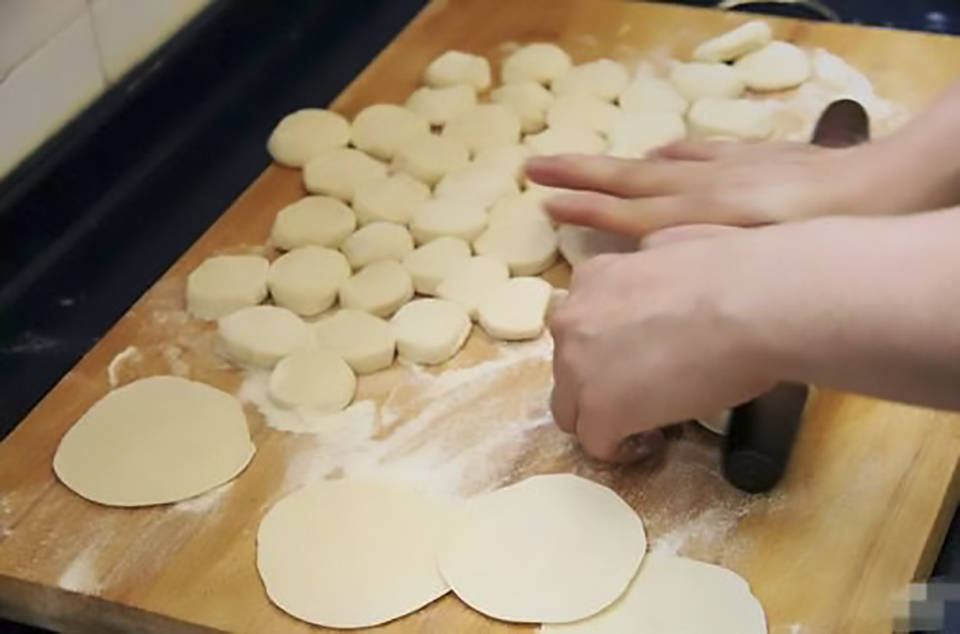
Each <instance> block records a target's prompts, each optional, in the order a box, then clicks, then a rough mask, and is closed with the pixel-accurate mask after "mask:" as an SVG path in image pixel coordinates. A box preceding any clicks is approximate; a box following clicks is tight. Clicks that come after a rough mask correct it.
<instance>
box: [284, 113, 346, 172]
mask: <svg viewBox="0 0 960 634" xmlns="http://www.w3.org/2000/svg"><path fill="white" fill-rule="evenodd" d="M349 140H350V124H349V123H347V120H346V119H344V118H343V117H342V116H341V115H339V114H337V113H336V112H332V111H330V110H323V109H320V108H306V109H304V110H298V111H296V112H293V113H291V114H288V115H287V116H285V117H284V118H283V119H281V120H280V123H278V124H277V127H275V128H274V129H273V132H272V133H271V134H270V138H269V139H267V151H268V152H270V156H272V157H273V158H274V160H275V161H277V162H278V163H283V164H284V165H289V166H290V167H300V166H302V165H303V164H304V163H306V162H307V161H309V160H310V159H312V158H313V157H314V156H316V155H317V154H320V153H321V152H323V151H325V150H329V149H330V148H335V147H343V146H344V145H346V144H347V141H349Z"/></svg>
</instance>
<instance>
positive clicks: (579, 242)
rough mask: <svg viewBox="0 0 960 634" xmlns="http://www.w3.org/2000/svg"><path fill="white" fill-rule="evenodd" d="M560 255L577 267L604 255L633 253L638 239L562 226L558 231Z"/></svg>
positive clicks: (589, 229) (584, 228) (595, 230)
mask: <svg viewBox="0 0 960 634" xmlns="http://www.w3.org/2000/svg"><path fill="white" fill-rule="evenodd" d="M557 242H558V243H559V245H560V246H559V248H560V255H562V256H563V259H565V260H566V261H567V262H568V263H569V264H570V266H577V265H579V264H581V263H582V262H585V261H587V260H589V259H590V258H592V257H594V256H597V255H600V254H602V253H632V252H634V251H636V250H637V239H636V238H635V237H630V236H624V235H622V234H619V233H613V232H610V231H603V230H601V229H594V228H592V227H578V226H576V225H562V226H560V227H559V228H558V229H557Z"/></svg>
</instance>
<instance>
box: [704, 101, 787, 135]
mask: <svg viewBox="0 0 960 634" xmlns="http://www.w3.org/2000/svg"><path fill="white" fill-rule="evenodd" d="M687 118H688V119H689V121H690V128H691V130H692V131H693V132H694V134H696V135H698V136H700V137H715V136H724V137H734V138H737V139H745V140H750V141H759V140H761V139H766V138H768V137H769V136H770V135H771V134H773V114H772V113H771V112H770V109H769V108H768V107H767V105H766V104H764V103H761V102H758V101H751V100H749V99H717V98H707V99H701V100H699V101H696V102H694V104H693V107H692V108H690V113H689V115H688V116H687Z"/></svg>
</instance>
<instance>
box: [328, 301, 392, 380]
mask: <svg viewBox="0 0 960 634" xmlns="http://www.w3.org/2000/svg"><path fill="white" fill-rule="evenodd" d="M313 335H314V338H315V339H316V342H317V345H318V346H321V347H326V348H330V349H331V350H335V351H336V352H337V353H338V354H339V355H340V356H342V357H343V359H344V360H345V361H346V362H347V363H348V364H349V365H350V367H351V368H353V371H354V372H356V373H357V374H370V373H371V372H376V371H377V370H382V369H383V368H387V367H389V366H390V364H391V363H393V353H394V350H395V349H396V342H395V341H394V339H393V333H392V332H390V325H389V324H388V323H387V322H386V321H384V320H383V319H381V318H379V317H375V316H373V315H371V314H370V313H367V312H364V311H362V310H354V309H351V308H341V309H340V310H338V311H337V312H335V313H334V314H332V315H330V316H328V317H323V318H322V319H320V320H318V321H317V322H316V323H315V324H314V326H313Z"/></svg>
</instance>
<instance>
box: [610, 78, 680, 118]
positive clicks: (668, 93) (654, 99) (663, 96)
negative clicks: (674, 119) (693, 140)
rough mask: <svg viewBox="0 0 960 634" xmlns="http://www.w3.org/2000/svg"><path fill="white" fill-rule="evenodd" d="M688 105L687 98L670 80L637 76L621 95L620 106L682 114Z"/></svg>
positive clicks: (634, 109)
mask: <svg viewBox="0 0 960 634" xmlns="http://www.w3.org/2000/svg"><path fill="white" fill-rule="evenodd" d="M687 106H688V104H687V100H686V99H684V98H683V95H681V94H680V93H679V92H677V90H676V88H674V87H673V85H672V84H671V83H670V82H668V81H666V80H663V79H658V78H657V77H637V78H636V79H635V80H633V83H632V84H630V85H629V86H627V88H626V90H624V91H623V94H621V95H620V107H621V108H623V109H624V110H627V111H631V112H637V111H643V112H646V111H651V110H652V111H654V112H673V113H676V114H679V115H682V114H683V113H685V112H686V111H687Z"/></svg>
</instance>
